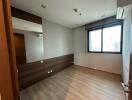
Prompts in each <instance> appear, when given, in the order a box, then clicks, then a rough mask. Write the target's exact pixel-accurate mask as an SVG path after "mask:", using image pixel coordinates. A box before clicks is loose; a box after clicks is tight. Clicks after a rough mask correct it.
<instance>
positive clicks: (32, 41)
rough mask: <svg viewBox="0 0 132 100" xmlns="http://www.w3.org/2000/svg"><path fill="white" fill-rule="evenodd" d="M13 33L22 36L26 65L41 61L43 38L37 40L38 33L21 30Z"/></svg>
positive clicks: (42, 56)
mask: <svg viewBox="0 0 132 100" xmlns="http://www.w3.org/2000/svg"><path fill="white" fill-rule="evenodd" d="M14 32H16V33H21V34H24V38H25V49H26V60H27V63H31V62H35V61H40V60H43V58H44V47H43V38H39V37H38V33H33V32H29V31H23V30H14Z"/></svg>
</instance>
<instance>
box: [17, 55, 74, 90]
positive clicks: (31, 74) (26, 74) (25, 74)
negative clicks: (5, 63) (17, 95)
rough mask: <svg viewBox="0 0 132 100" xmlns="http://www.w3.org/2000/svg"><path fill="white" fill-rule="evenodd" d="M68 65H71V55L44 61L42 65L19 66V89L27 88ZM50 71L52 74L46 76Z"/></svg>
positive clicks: (36, 63) (39, 63)
mask: <svg viewBox="0 0 132 100" xmlns="http://www.w3.org/2000/svg"><path fill="white" fill-rule="evenodd" d="M70 65H73V54H69V55H65V56H60V57H55V58H51V59H46V60H44V62H43V63H41V62H40V61H38V62H33V63H29V64H25V65H22V66H19V83H20V89H21V90H22V89H24V88H27V87H29V86H31V85H33V84H35V83H36V82H39V81H41V80H43V79H45V78H46V77H49V76H51V75H54V74H55V73H57V72H59V71H61V70H63V69H64V68H67V67H69V66H70ZM51 70H52V72H51V73H49V74H48V71H51Z"/></svg>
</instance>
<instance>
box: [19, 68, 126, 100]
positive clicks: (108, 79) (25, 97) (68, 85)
mask: <svg viewBox="0 0 132 100" xmlns="http://www.w3.org/2000/svg"><path fill="white" fill-rule="evenodd" d="M21 97H22V100H126V99H125V95H124V92H123V89H122V87H121V78H120V76H118V75H115V74H111V73H106V72H102V71H97V70H92V69H88V68H84V67H79V66H73V67H69V68H67V69H65V70H64V71H62V72H59V73H57V74H56V75H54V76H51V77H49V78H47V79H45V80H43V81H41V82H39V83H37V84H35V85H33V86H31V87H29V88H27V89H25V90H23V91H22V92H21Z"/></svg>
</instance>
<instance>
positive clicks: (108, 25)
mask: <svg viewBox="0 0 132 100" xmlns="http://www.w3.org/2000/svg"><path fill="white" fill-rule="evenodd" d="M118 25H121V41H120V52H104V51H103V29H104V28H109V27H114V26H118ZM98 29H101V51H90V50H89V43H90V39H89V38H90V37H89V32H90V31H94V30H98ZM122 46H123V21H119V22H116V23H111V24H105V25H101V26H98V27H93V28H90V29H89V30H88V31H87V51H88V53H110V54H122Z"/></svg>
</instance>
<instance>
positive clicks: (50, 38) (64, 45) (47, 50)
mask: <svg viewBox="0 0 132 100" xmlns="http://www.w3.org/2000/svg"><path fill="white" fill-rule="evenodd" d="M43 31H44V57H45V59H48V58H53V57H58V56H63V55H67V54H71V53H73V47H72V46H73V34H72V30H71V29H69V28H66V27H64V26H61V25H58V24H55V23H52V22H49V21H47V20H44V19H43Z"/></svg>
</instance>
